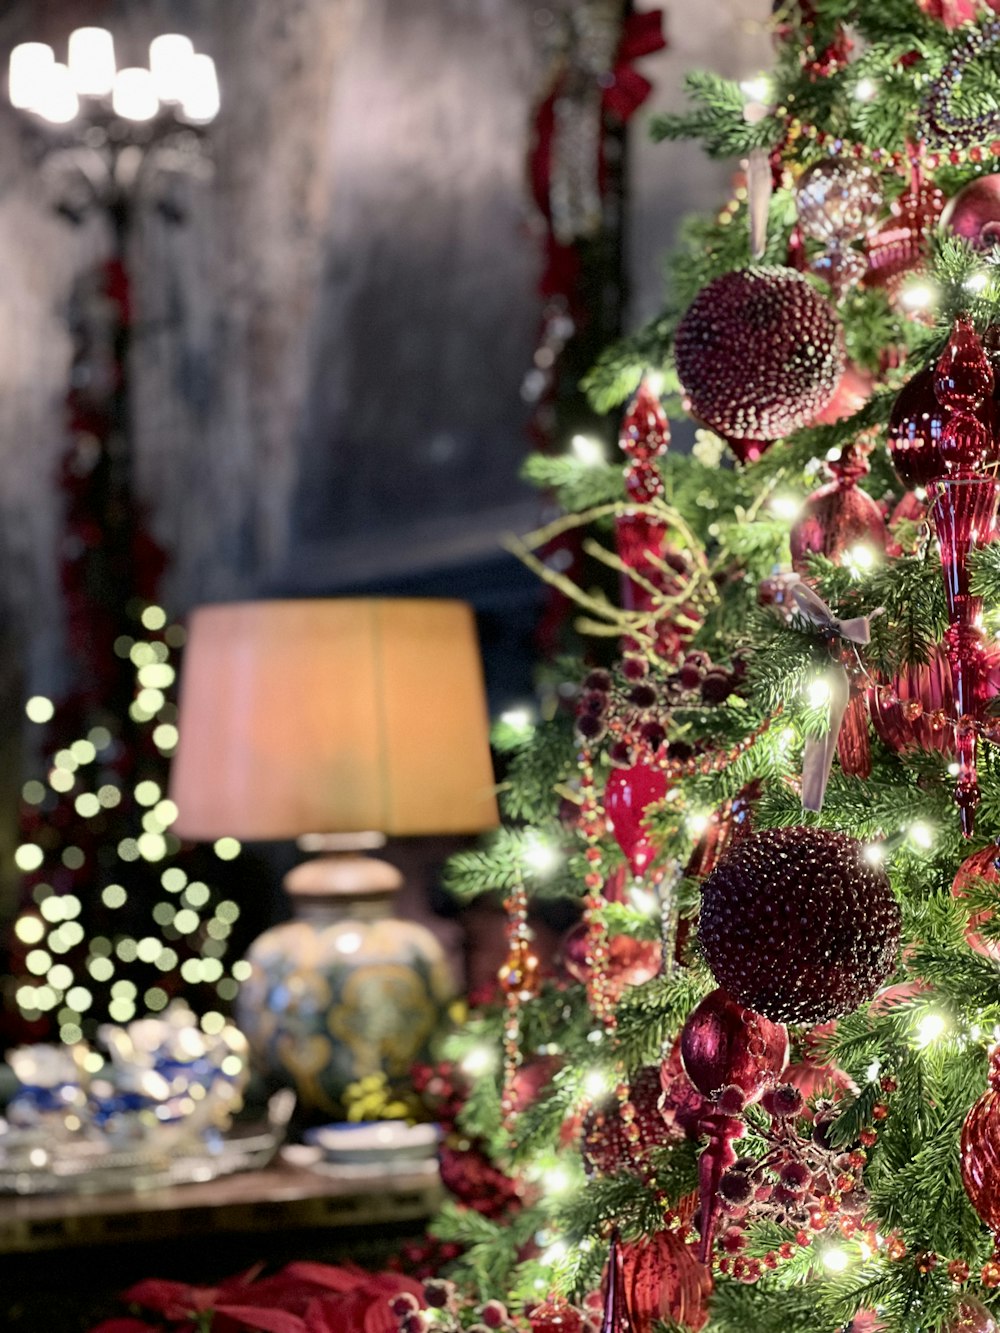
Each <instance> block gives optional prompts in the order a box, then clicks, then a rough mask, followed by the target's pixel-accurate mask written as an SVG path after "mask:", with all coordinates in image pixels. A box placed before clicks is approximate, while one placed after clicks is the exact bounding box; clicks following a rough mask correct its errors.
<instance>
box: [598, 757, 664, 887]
mask: <svg viewBox="0 0 1000 1333" xmlns="http://www.w3.org/2000/svg"><path fill="white" fill-rule="evenodd" d="M666 794H667V779H666V775H665V774H664V772H663V770H662V769H660V768H653V767H652V765H650V764H642V763H640V764H633V766H632V767H631V768H616V769H615V771H614V772H613V773H612V774H611V776H610V777H609V778H608V783H607V786H606V787H605V789H604V813H605V814H606V815H607V817H608V823H609V824H610V825H611V830H612V832H613V833H614V835H615V841H616V842H617V843H618V846H619V847H620V848H621V849H622V852H623V853H624V854H625V859H626V860H627V861H628V863H629V865H630V866H631V867H632V873H633V874H634V875H636V876H639V875H641V874H642V873H643V872H644V871H645V869H646V867H647V866H648V865H649V863H650V861H651V860H652V858H653V854H654V852H655V850H656V849H655V848H654V846H653V844H652V843H651V842H650V839H649V834H648V832H647V830H646V827H645V825H644V823H643V815H644V814H645V812H646V808H647V806H650V805H652V804H653V803H654V802H656V801H662V800H663V798H664V796H666Z"/></svg>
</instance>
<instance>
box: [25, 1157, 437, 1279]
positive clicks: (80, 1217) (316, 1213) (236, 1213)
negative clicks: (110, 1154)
mask: <svg viewBox="0 0 1000 1333" xmlns="http://www.w3.org/2000/svg"><path fill="white" fill-rule="evenodd" d="M301 1156H304V1154H301ZM299 1157H300V1154H297V1153H296V1150H295V1149H285V1150H284V1151H283V1152H282V1153H281V1154H280V1156H279V1158H278V1161H277V1162H276V1164H275V1165H273V1166H271V1167H267V1168H265V1169H264V1170H262V1171H246V1172H242V1173H239V1174H237V1175H232V1176H224V1177H222V1178H221V1179H219V1180H213V1181H208V1182H206V1183H205V1184H198V1185H172V1186H168V1187H166V1188H160V1189H150V1190H146V1191H129V1192H127V1193H116V1194H52V1195H34V1196H23V1197H22V1196H17V1195H7V1196H4V1197H0V1255H9V1254H23V1253H33V1252H35V1251H38V1250H54V1249H64V1248H66V1247H67V1246H90V1245H116V1244H121V1243H122V1242H127V1243H129V1244H134V1243H138V1242H143V1241H147V1240H152V1241H157V1242H162V1241H166V1240H169V1239H172V1238H174V1237H183V1238H185V1239H186V1238H188V1237H192V1236H208V1235H215V1236H218V1235H230V1236H231V1235H233V1234H234V1233H241V1234H252V1233H254V1232H262V1231H263V1232H269V1233H271V1234H274V1233H279V1232H282V1231H288V1230H303V1229H333V1230H338V1229H339V1230H343V1229H345V1228H352V1229H353V1228H355V1227H372V1226H380V1225H382V1224H388V1223H393V1224H399V1223H406V1222H413V1223H417V1222H420V1221H422V1220H426V1219H427V1218H429V1217H430V1216H431V1215H432V1214H433V1213H434V1211H435V1210H436V1209H437V1207H438V1204H439V1202H440V1200H441V1195H442V1190H441V1184H440V1180H439V1177H438V1174H437V1170H436V1168H435V1169H434V1170H433V1171H426V1170H420V1169H414V1168H412V1167H410V1168H409V1169H401V1168H399V1167H397V1168H394V1169H393V1170H392V1171H382V1172H379V1173H378V1174H376V1175H370V1176H363V1177H358V1176H345V1175H344V1174H342V1173H340V1174H338V1172H337V1169H336V1168H335V1167H329V1166H320V1165H315V1166H313V1165H301V1164H299ZM419 1229H420V1228H419V1227H416V1226H415V1227H414V1228H413V1230H414V1231H418V1230H419Z"/></svg>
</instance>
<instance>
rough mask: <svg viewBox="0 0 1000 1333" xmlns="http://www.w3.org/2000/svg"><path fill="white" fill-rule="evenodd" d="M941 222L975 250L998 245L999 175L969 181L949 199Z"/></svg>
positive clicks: (999, 222)
mask: <svg viewBox="0 0 1000 1333" xmlns="http://www.w3.org/2000/svg"><path fill="white" fill-rule="evenodd" d="M941 221H942V223H943V224H944V226H946V227H948V228H949V230H951V231H953V232H954V233H955V235H956V236H961V238H962V240H963V241H968V242H969V244H970V245H971V246H972V248H973V249H974V250H982V251H986V250H992V249H993V248H994V247H995V246H997V245H1000V174H997V173H994V174H993V175H992V176H977V177H976V178H975V180H971V181H969V183H968V185H965V186H963V187H962V189H961V190H959V192H958V194H956V195H955V197H954V199H951V200H949V202H948V206H947V207H946V208H945V210H944V213H943V214H942V215H941Z"/></svg>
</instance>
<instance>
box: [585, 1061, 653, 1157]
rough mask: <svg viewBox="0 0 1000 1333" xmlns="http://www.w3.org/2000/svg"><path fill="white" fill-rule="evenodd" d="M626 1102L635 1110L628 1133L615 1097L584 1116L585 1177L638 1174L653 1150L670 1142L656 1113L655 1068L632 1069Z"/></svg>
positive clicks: (608, 1098) (593, 1107)
mask: <svg viewBox="0 0 1000 1333" xmlns="http://www.w3.org/2000/svg"><path fill="white" fill-rule="evenodd" d="M628 1099H629V1102H630V1103H631V1105H632V1108H633V1110H634V1111H635V1119H634V1120H633V1122H632V1125H633V1128H632V1130H631V1132H629V1131H628V1130H627V1128H626V1125H625V1121H624V1119H623V1118H622V1108H621V1106H620V1104H619V1102H618V1098H617V1097H616V1096H613V1095H612V1096H609V1097H606V1098H605V1099H604V1100H603V1101H601V1102H600V1103H598V1105H596V1106H592V1107H591V1109H590V1110H589V1111H588V1112H587V1114H586V1115H585V1116H584V1120H583V1133H582V1138H581V1145H580V1146H581V1151H582V1154H583V1165H584V1170H585V1171H586V1172H587V1174H588V1175H595V1174H596V1175H602V1176H611V1175H614V1174H615V1173H616V1172H618V1171H628V1170H631V1171H638V1170H639V1168H640V1167H641V1166H642V1164H643V1163H644V1162H645V1161H646V1159H647V1158H648V1156H649V1154H650V1153H651V1152H652V1151H653V1150H654V1149H655V1148H661V1147H663V1145H664V1144H666V1143H668V1142H669V1141H670V1139H671V1137H672V1132H671V1128H670V1126H669V1125H668V1124H667V1123H666V1121H665V1120H664V1119H663V1116H662V1115H661V1114H660V1107H659V1101H660V1069H659V1066H658V1065H646V1066H644V1067H643V1068H641V1069H638V1070H636V1072H635V1073H634V1074H633V1075H632V1078H631V1080H630V1081H629V1089H628Z"/></svg>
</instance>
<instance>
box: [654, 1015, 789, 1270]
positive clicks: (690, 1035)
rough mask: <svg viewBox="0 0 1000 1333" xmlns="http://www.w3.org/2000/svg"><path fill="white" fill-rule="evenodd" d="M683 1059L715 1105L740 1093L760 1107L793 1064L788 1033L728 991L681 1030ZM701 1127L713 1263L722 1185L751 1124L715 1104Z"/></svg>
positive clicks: (703, 1259)
mask: <svg viewBox="0 0 1000 1333" xmlns="http://www.w3.org/2000/svg"><path fill="white" fill-rule="evenodd" d="M681 1060H682V1061H683V1063H684V1072H685V1073H686V1074H687V1076H688V1078H689V1079H690V1080H691V1082H692V1083H693V1084H694V1086H695V1087H696V1088H697V1089H698V1091H699V1092H700V1093H701V1094H702V1096H703V1097H706V1098H709V1099H712V1100H713V1101H714V1099H715V1098H716V1097H717V1096H718V1095H719V1094H720V1093H722V1092H723V1091H727V1092H729V1093H730V1094H732V1090H733V1089H734V1088H735V1089H737V1090H738V1092H739V1093H740V1094H742V1099H743V1104H744V1105H745V1104H746V1103H747V1102H755V1101H756V1100H757V1099H758V1098H759V1097H760V1096H761V1095H762V1094H763V1092H764V1090H765V1089H766V1087H767V1085H768V1083H769V1082H772V1081H773V1080H774V1079H776V1078H777V1077H778V1075H779V1074H780V1073H781V1072H782V1070H783V1069H784V1068H785V1066H786V1065H787V1064H788V1031H787V1029H786V1028H785V1027H784V1026H783V1025H782V1024H781V1023H772V1022H771V1021H770V1020H769V1019H766V1018H764V1017H762V1015H760V1014H755V1013H753V1011H752V1010H750V1009H744V1008H743V1006H742V1005H739V1004H737V1003H736V1001H735V1000H732V999H730V998H729V996H728V995H727V994H726V992H725V991H724V990H721V989H720V990H714V991H712V993H711V994H710V995H707V996H706V997H705V999H704V1000H702V1002H701V1004H699V1005H698V1007H697V1009H695V1010H694V1011H693V1012H692V1013H691V1014H689V1015H688V1019H687V1022H686V1023H685V1024H684V1027H683V1029H682V1031H681ZM700 1128H701V1130H702V1131H703V1133H705V1134H707V1135H708V1143H707V1144H706V1145H705V1147H704V1148H703V1149H702V1153H701V1156H700V1158H699V1159H698V1197H699V1202H700V1206H701V1220H700V1223H699V1231H700V1235H701V1243H700V1245H699V1247H698V1260H699V1262H700V1263H703V1264H707V1263H708V1262H709V1260H710V1258H711V1254H712V1244H713V1241H714V1238H715V1232H716V1229H717V1227H718V1221H719V1214H720V1213H721V1211H722V1201H721V1199H720V1197H719V1182H720V1180H721V1179H722V1175H723V1172H724V1171H725V1170H726V1169H727V1167H730V1166H732V1165H733V1163H734V1162H735V1161H736V1154H735V1152H734V1151H733V1147H732V1145H733V1143H734V1142H735V1141H736V1140H737V1139H741V1138H742V1137H743V1136H744V1134H745V1133H746V1125H745V1124H744V1123H743V1120H742V1119H741V1118H740V1117H739V1115H738V1114H732V1113H731V1110H730V1108H729V1107H722V1106H719V1105H715V1104H713V1105H711V1106H709V1107H708V1108H706V1111H705V1114H704V1115H703V1116H702V1119H701V1123H700Z"/></svg>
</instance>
